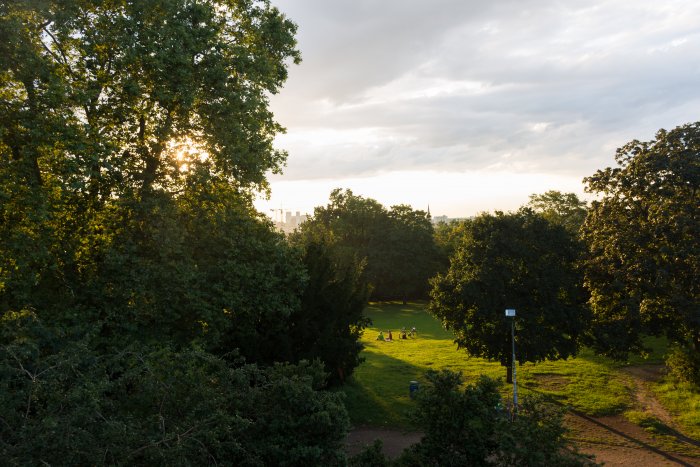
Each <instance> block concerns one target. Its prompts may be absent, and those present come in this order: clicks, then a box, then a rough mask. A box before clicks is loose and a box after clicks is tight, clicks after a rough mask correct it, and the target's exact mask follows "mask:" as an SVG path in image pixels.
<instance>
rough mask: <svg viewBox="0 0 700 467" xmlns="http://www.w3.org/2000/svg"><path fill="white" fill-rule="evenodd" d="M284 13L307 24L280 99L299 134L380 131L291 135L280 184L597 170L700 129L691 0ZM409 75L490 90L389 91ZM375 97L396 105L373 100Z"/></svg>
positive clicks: (446, 4)
mask: <svg viewBox="0 0 700 467" xmlns="http://www.w3.org/2000/svg"><path fill="white" fill-rule="evenodd" d="M278 3H279V7H280V9H281V10H282V11H284V12H286V13H287V14H288V15H289V17H290V18H291V19H292V20H295V21H297V22H298V23H299V26H300V32H299V41H300V47H301V50H302V55H303V56H304V62H303V63H302V65H300V66H299V67H293V68H292V70H291V71H290V80H289V83H288V85H287V86H286V88H285V89H284V90H283V91H282V93H281V95H279V96H275V97H274V100H273V109H274V111H275V113H276V115H277V117H278V118H279V120H280V121H281V123H282V124H283V125H285V126H287V127H288V129H289V133H290V136H291V135H294V134H295V133H298V132H310V131H314V130H323V129H333V130H335V131H339V132H343V131H351V130H357V129H372V130H373V131H374V132H375V136H376V138H373V140H372V141H371V142H363V141H356V142H352V141H343V142H342V143H332V142H331V143H328V144H325V145H317V144H312V142H310V141H304V140H303V138H299V139H297V140H294V139H292V140H291V141H290V142H289V143H288V144H287V145H285V146H284V147H285V148H286V149H288V150H289V152H290V160H289V165H288V168H287V170H286V171H285V176H284V177H285V178H286V179H293V178H307V177H308V178H318V177H324V178H327V177H342V176H352V175H367V174H372V173H377V172H382V171H391V170H405V169H435V170H469V169H480V168H484V167H489V166H493V165H494V164H495V165H498V164H502V166H503V167H509V168H511V169H512V168H516V169H518V170H532V171H543V170H544V171H559V172H565V173H569V174H571V173H575V174H578V173H581V174H583V175H588V174H590V173H591V172H592V171H593V170H595V169H597V168H601V167H603V166H605V165H609V164H610V163H611V161H612V150H611V147H615V146H616V145H617V146H619V145H621V144H623V143H624V142H626V141H627V140H629V139H631V138H640V139H648V138H650V137H652V136H653V133H654V131H655V130H656V129H658V128H660V127H667V128H668V127H672V126H675V125H678V124H681V123H684V122H685V121H688V120H689V119H697V116H696V115H695V114H694V109H697V104H698V101H700V91H698V89H697V82H698V78H699V77H700V33H699V32H698V28H697V24H700V5H698V4H696V3H695V2H692V1H680V0H679V1H675V2H665V3H664V4H663V5H661V3H660V2H649V3H646V2H641V1H640V2H625V1H622V0H620V1H608V2H598V3H595V4H593V3H591V2H583V1H580V2H573V1H571V2H556V1H544V0H543V1H515V0H514V1H509V2H486V1H484V2H465V1H457V0H454V1H449V0H442V1H439V2H436V1H432V2H418V1H413V2H411V1H382V2H375V1H368V0H366V1H340V2H339V1H332V2H329V1H321V0H316V1H303V0H293V1H292V0H290V1H288V2H278ZM407 77H408V78H415V79H425V80H430V79H437V78H440V79H442V80H453V81H469V82H481V83H484V86H485V87H486V89H485V92H482V93H477V92H475V93H470V92H460V91H457V92H452V93H449V92H448V93H446V94H439V93H438V94H436V95H427V96H422V97H412V98H406V97H403V98H402V97H401V96H400V95H398V94H397V95H392V94H391V90H392V87H391V86H392V83H394V84H396V83H399V82H400V81H401V80H402V79H405V78H407ZM378 90H384V91H385V93H386V94H385V95H384V96H385V97H386V99H384V100H382V99H380V100H379V101H377V100H376V99H375V98H376V93H377V92H379V91H378Z"/></svg>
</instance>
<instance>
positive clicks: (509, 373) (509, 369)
mask: <svg viewBox="0 0 700 467" xmlns="http://www.w3.org/2000/svg"><path fill="white" fill-rule="evenodd" d="M506 383H508V384H513V365H512V364H511V365H506Z"/></svg>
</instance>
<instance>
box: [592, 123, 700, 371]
mask: <svg viewBox="0 0 700 467" xmlns="http://www.w3.org/2000/svg"><path fill="white" fill-rule="evenodd" d="M616 161H617V163H618V167H616V168H606V169H605V170H600V171H598V172H596V173H595V174H594V175H593V176H591V177H589V178H587V179H586V180H585V181H586V183H587V184H588V186H587V190H588V191H589V192H592V193H601V194H602V198H601V199H600V200H599V201H596V202H594V203H593V205H592V207H591V211H590V213H589V215H588V218H587V219H586V223H585V224H584V227H583V234H584V240H585V241H586V243H587V245H588V249H589V256H588V260H587V262H586V272H585V285H586V287H587V288H588V289H589V290H590V292H591V299H590V304H591V308H592V311H593V316H594V319H593V335H592V337H593V341H592V344H593V345H594V346H595V348H596V349H597V350H598V351H600V352H602V353H605V354H607V355H611V356H615V357H619V358H625V357H626V356H627V353H628V352H630V351H631V352H643V351H644V345H643V342H642V336H643V335H645V334H649V335H666V336H667V337H668V338H669V340H670V341H671V342H675V343H677V344H679V345H681V346H684V347H687V348H688V349H689V351H692V352H694V353H695V354H698V353H699V352H700V313H698V306H699V297H700V289H699V287H700V280H699V279H700V277H699V276H698V271H700V253H699V252H700V237H698V235H697V233H698V232H700V215H698V209H699V208H700V123H693V124H688V125H684V126H681V127H678V128H675V129H673V130H671V131H666V130H660V131H659V132H658V133H657V134H656V139H654V140H652V141H649V142H640V141H636V140H635V141H631V142H630V143H628V144H626V145H624V146H623V147H622V148H620V149H619V150H618V151H617V154H616Z"/></svg>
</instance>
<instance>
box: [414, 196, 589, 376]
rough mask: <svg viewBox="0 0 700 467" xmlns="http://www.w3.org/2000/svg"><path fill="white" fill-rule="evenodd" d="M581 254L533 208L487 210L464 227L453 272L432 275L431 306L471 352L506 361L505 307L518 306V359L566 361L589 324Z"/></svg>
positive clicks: (570, 239) (508, 345)
mask: <svg viewBox="0 0 700 467" xmlns="http://www.w3.org/2000/svg"><path fill="white" fill-rule="evenodd" d="M578 256H579V248H578V243H577V242H576V240H575V239H574V238H573V237H572V235H571V234H570V233H568V232H567V231H566V230H565V229H564V228H563V227H561V226H558V225H554V224H552V223H550V222H548V221H547V220H546V219H544V218H543V217H541V216H539V215H537V214H535V213H534V212H533V211H531V210H529V209H521V210H520V211H518V212H516V213H510V214H503V213H501V212H497V213H496V214H495V215H491V214H482V215H480V216H478V217H476V218H474V219H473V220H471V221H470V222H469V223H467V224H465V236H464V238H463V240H462V243H461V245H460V246H459V248H458V249H457V251H456V252H455V254H454V256H453V257H452V258H451V264H450V268H449V270H448V271H447V272H446V273H445V274H439V275H438V276H437V277H436V278H435V279H434V280H433V282H432V284H433V289H432V292H431V297H432V300H431V302H430V305H429V308H428V309H429V311H430V312H431V313H432V314H434V315H435V316H436V317H438V318H439V319H440V320H441V321H442V323H443V325H444V326H446V328H447V329H451V330H453V331H454V333H455V336H456V339H455V342H457V343H458V345H459V346H460V347H461V348H464V349H466V350H467V352H469V354H470V355H473V356H478V357H485V358H489V359H494V360H497V361H499V362H500V363H501V364H502V365H504V366H507V365H508V364H509V363H510V360H511V335H510V334H511V332H510V325H509V323H508V321H507V320H506V319H505V318H504V310H505V309H506V308H515V309H517V318H516V328H517V329H516V347H517V353H516V354H517V358H518V361H519V362H520V363H521V364H522V363H523V362H527V361H529V362H538V361H543V360H546V359H560V358H568V357H570V356H573V355H575V354H576V352H577V350H578V348H579V346H580V337H581V335H582V334H583V332H584V330H585V329H586V325H587V319H586V317H587V313H586V308H585V306H584V304H585V296H584V293H583V290H582V289H581V287H580V285H579V281H580V278H579V274H578V271H577V269H576V266H575V263H576V261H577V260H578Z"/></svg>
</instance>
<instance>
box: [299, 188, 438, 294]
mask: <svg viewBox="0 0 700 467" xmlns="http://www.w3.org/2000/svg"><path fill="white" fill-rule="evenodd" d="M301 230H302V231H303V232H309V233H310V232H315V234H313V235H316V236H321V237H325V238H328V239H330V241H331V243H332V244H333V245H334V248H335V250H336V252H337V253H338V254H340V255H343V256H345V257H346V258H348V259H350V258H357V259H359V260H366V267H365V273H366V275H367V279H368V281H369V283H370V286H371V288H372V292H371V296H372V298H374V299H379V300H390V299H401V300H404V301H405V300H406V299H410V298H422V297H424V295H425V291H426V288H427V280H428V278H429V277H431V276H432V275H433V274H434V273H435V271H436V269H437V250H436V247H435V243H434V240H433V230H432V224H431V223H430V219H429V218H428V215H427V214H426V213H425V212H423V211H417V210H413V209H412V208H411V207H410V206H406V205H399V206H393V207H392V208H391V210H388V211H387V209H386V208H384V206H382V205H381V204H380V203H379V202H377V201H376V200H374V199H371V198H364V197H362V196H357V195H355V194H353V192H352V191H351V190H345V191H342V190H340V189H335V190H333V192H331V195H330V202H329V204H328V205H327V206H325V207H323V206H320V207H317V208H316V209H315V210H314V216H313V218H312V219H310V220H308V221H307V222H305V223H304V224H302V227H301Z"/></svg>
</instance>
